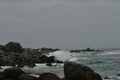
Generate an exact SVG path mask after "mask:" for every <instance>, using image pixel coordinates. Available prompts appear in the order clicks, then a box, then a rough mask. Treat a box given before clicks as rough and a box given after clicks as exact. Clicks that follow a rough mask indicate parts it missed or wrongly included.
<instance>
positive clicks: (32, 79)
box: [17, 74, 38, 80]
mask: <svg viewBox="0 0 120 80" xmlns="http://www.w3.org/2000/svg"><path fill="white" fill-rule="evenodd" d="M17 80H38V78H37V77H34V76H30V75H28V74H21V75H20V76H19V78H18V79H17Z"/></svg>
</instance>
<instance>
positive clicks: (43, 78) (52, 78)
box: [39, 73, 61, 80]
mask: <svg viewBox="0 0 120 80" xmlns="http://www.w3.org/2000/svg"><path fill="white" fill-rule="evenodd" d="M39 79H40V80H61V79H60V78H59V77H58V76H57V75H56V74H53V73H43V74H41V75H40V77H39Z"/></svg>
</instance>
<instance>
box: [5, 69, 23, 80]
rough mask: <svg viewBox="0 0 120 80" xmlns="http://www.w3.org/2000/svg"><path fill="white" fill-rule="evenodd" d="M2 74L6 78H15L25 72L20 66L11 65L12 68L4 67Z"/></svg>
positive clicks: (13, 79)
mask: <svg viewBox="0 0 120 80" xmlns="http://www.w3.org/2000/svg"><path fill="white" fill-rule="evenodd" d="M4 74H5V76H6V78H8V79H12V80H17V79H18V77H19V76H20V75H21V74H25V72H23V71H22V70H21V69H20V68H17V67H13V68H8V69H5V70H4Z"/></svg>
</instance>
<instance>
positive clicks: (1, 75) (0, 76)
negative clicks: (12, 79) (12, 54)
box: [0, 72, 5, 80]
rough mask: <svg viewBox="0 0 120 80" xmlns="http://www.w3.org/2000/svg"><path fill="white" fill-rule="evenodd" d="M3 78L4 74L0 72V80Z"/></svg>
mask: <svg viewBox="0 0 120 80" xmlns="http://www.w3.org/2000/svg"><path fill="white" fill-rule="evenodd" d="M4 78H5V74H4V72H0V80H3V79H4Z"/></svg>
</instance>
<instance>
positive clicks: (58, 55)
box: [48, 51, 77, 62]
mask: <svg viewBox="0 0 120 80" xmlns="http://www.w3.org/2000/svg"><path fill="white" fill-rule="evenodd" d="M48 56H55V59H56V60H60V61H63V62H64V61H69V60H70V61H76V60H77V58H76V57H73V56H72V53H70V52H69V51H56V52H52V53H50V54H49V55H48Z"/></svg>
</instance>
